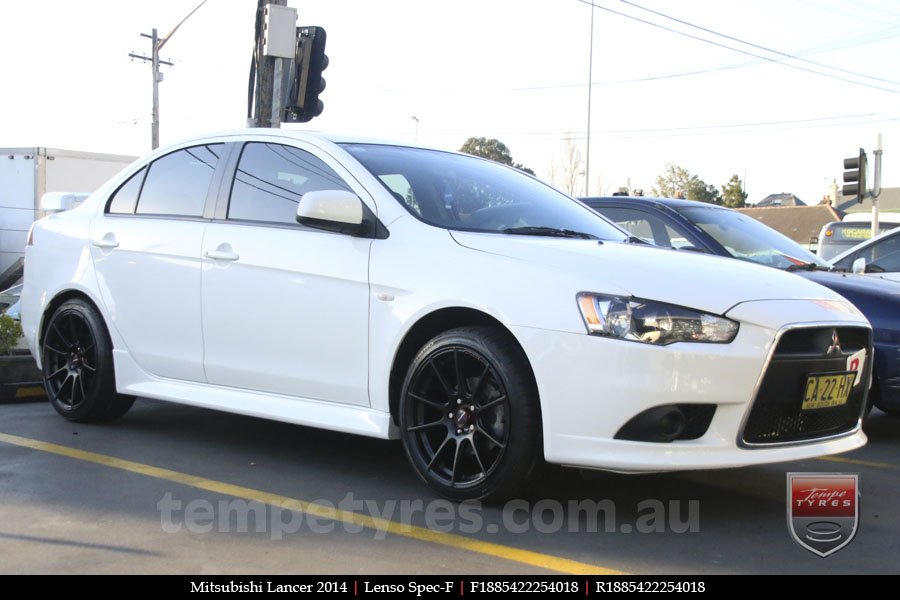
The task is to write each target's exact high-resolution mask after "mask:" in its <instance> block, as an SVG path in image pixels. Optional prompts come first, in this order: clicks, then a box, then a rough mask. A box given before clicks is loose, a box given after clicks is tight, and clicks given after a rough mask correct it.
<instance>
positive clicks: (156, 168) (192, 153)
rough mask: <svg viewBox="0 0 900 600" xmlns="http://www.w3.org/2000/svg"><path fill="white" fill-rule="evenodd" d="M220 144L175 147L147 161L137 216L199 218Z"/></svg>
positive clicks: (214, 168) (217, 158)
mask: <svg viewBox="0 0 900 600" xmlns="http://www.w3.org/2000/svg"><path fill="white" fill-rule="evenodd" d="M222 147H223V144H210V145H206V146H194V147H192V148H184V149H183V150H177V151H175V152H172V153H171V154H167V155H165V156H163V157H162V158H158V159H157V160H155V161H153V163H151V164H150V166H149V168H148V169H149V170H148V171H147V177H146V178H145V180H144V186H143V188H142V189H141V192H140V198H139V199H138V204H137V214H139V215H168V216H176V217H199V216H201V215H203V207H204V206H205V205H206V195H207V193H208V192H209V184H210V182H211V181H212V176H213V172H214V171H215V170H216V163H218V161H219V156H220V155H221V154H222Z"/></svg>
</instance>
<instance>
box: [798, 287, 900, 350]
mask: <svg viewBox="0 0 900 600" xmlns="http://www.w3.org/2000/svg"><path fill="white" fill-rule="evenodd" d="M796 274H797V275H800V276H801V277H803V278H805V279H807V280H809V281H815V282H816V283H818V284H820V285H823V286H826V287H828V288H830V289H832V290H834V291H835V292H837V293H838V294H840V295H841V296H843V297H844V298H846V299H847V300H849V301H850V302H852V303H853V305H854V306H856V308H858V309H859V310H860V312H862V314H864V315H865V316H866V318H867V319H868V320H869V321H870V322H871V323H872V327H874V328H875V338H876V341H877V340H878V339H879V338H880V336H884V335H887V332H891V335H892V336H893V339H897V333H898V332H900V283H898V282H896V281H891V280H889V279H880V278H877V277H870V276H868V275H857V274H854V273H837V272H834V271H812V272H804V271H799V272H797V273H796Z"/></svg>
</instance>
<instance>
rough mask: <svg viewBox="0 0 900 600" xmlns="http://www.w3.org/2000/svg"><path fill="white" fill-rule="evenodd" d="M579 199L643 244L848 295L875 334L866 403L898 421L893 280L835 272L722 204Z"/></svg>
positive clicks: (899, 301) (898, 308)
mask: <svg viewBox="0 0 900 600" xmlns="http://www.w3.org/2000/svg"><path fill="white" fill-rule="evenodd" d="M581 201H582V202H584V203H585V204H587V205H588V206H589V207H591V208H592V209H594V210H595V211H597V212H598V213H600V214H601V215H603V216H604V217H606V218H607V219H609V220H610V221H612V222H614V223H616V224H617V225H619V227H622V228H623V229H625V230H626V231H628V232H630V233H631V235H632V236H634V237H635V238H638V239H640V240H643V241H645V242H647V243H650V244H655V245H657V246H663V247H666V248H675V249H677V250H683V251H691V252H702V253H707V254H715V255H718V256H727V257H729V258H737V259H740V260H747V261H751V262H755V263H759V264H762V265H766V266H769V267H775V268H777V269H784V270H787V271H795V272H796V273H797V274H798V275H800V276H802V277H806V278H807V279H811V280H813V281H815V282H816V283H819V284H821V285H824V286H825V287H827V288H830V289H832V290H834V291H835V292H837V293H839V294H840V295H842V296H843V297H845V298H847V299H848V300H849V301H850V302H852V303H853V304H854V305H856V307H857V308H858V309H859V310H860V311H862V313H863V314H864V315H865V316H866V318H868V319H869V322H871V323H872V328H873V330H874V342H875V362H874V371H873V373H874V375H873V382H872V391H871V393H870V398H871V400H872V402H873V403H874V405H875V406H877V407H878V408H880V409H881V410H883V411H884V412H886V413H888V414H892V415H895V416H900V283H898V282H895V281H890V280H887V279H881V278H877V277H872V276H871V275H855V274H852V273H847V272H840V271H836V270H834V269H832V267H831V265H829V264H828V263H826V262H824V261H822V260H821V259H820V258H819V257H817V256H816V255H815V254H813V253H811V252H809V251H807V250H805V249H804V248H802V247H801V246H799V245H797V244H796V243H795V242H794V241H792V240H790V239H789V238H787V237H785V236H783V235H782V234H780V233H778V232H777V231H775V230H774V229H772V228H770V227H768V226H766V225H763V224H762V223H760V222H759V221H757V220H756V219H754V218H752V217H748V216H747V215H745V214H742V213H740V212H737V211H735V210H731V209H728V208H724V207H721V206H716V205H713V204H706V203H704V202H694V201H691V200H676V199H668V198H665V199H664V198H644V197H641V198H630V197H623V196H614V197H611V198H582V199H581Z"/></svg>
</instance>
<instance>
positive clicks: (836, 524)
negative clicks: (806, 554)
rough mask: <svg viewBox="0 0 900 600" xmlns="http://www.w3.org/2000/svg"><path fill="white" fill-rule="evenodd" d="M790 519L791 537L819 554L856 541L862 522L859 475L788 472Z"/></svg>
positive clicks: (788, 514)
mask: <svg viewBox="0 0 900 600" xmlns="http://www.w3.org/2000/svg"><path fill="white" fill-rule="evenodd" d="M787 500H788V509H787V521H788V530H789V531H790V532H791V537H792V538H794V541H796V542H797V543H798V544H800V545H801V546H803V547H804V548H806V549H807V550H809V551H810V552H813V553H814V554H818V555H819V556H822V557H825V556H828V555H830V554H834V553H835V552H837V551H838V550H840V549H841V548H843V547H844V546H846V545H847V544H849V543H850V541H851V540H853V536H855V535H856V530H857V525H858V523H859V475H839V474H834V473H788V474H787Z"/></svg>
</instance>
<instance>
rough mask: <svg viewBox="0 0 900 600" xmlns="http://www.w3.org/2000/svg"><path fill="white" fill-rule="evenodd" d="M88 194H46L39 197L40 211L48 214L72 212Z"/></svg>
mask: <svg viewBox="0 0 900 600" xmlns="http://www.w3.org/2000/svg"><path fill="white" fill-rule="evenodd" d="M88 196H90V194H85V193H79V192H47V193H46V194H44V195H43V196H41V210H43V211H44V212H48V213H54V212H63V211H64V210H72V209H73V208H75V206H77V205H78V204H80V203H82V202H84V200H85V199H86V198H87V197H88Z"/></svg>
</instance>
